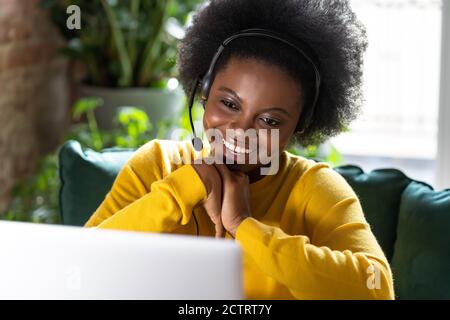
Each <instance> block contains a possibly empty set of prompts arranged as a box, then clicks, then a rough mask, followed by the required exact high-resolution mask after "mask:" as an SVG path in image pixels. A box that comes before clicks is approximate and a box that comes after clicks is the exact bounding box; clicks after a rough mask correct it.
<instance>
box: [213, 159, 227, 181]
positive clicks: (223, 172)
mask: <svg viewBox="0 0 450 320" xmlns="http://www.w3.org/2000/svg"><path fill="white" fill-rule="evenodd" d="M214 166H215V167H216V168H217V171H219V173H220V175H221V176H222V179H223V180H230V178H231V171H230V169H228V168H227V166H226V165H225V164H223V163H214Z"/></svg>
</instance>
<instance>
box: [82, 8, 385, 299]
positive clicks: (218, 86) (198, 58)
mask: <svg viewBox="0 0 450 320" xmlns="http://www.w3.org/2000/svg"><path fill="white" fill-rule="evenodd" d="M249 28H263V29H265V30H272V31H273V32H277V34H279V35H284V36H286V37H289V39H295V40H296V41H297V42H296V47H297V48H299V47H301V48H300V50H301V51H303V54H299V50H298V49H295V48H294V47H292V46H290V45H288V44H286V43H283V42H282V41H280V40H277V39H273V38H270V37H257V36H255V37H250V36H249V37H242V38H238V39H235V40H233V41H232V42H230V43H229V44H228V45H227V46H226V47H225V49H224V50H223V52H222V54H221V55H220V58H219V59H218V61H217V63H216V64H215V66H214V74H213V77H212V79H211V84H210V87H209V88H208V91H207V94H206V96H205V94H204V92H203V91H202V94H201V99H203V100H202V103H203V106H204V108H205V113H204V116H203V126H204V129H205V130H210V129H214V130H216V131H217V132H218V133H219V135H220V136H221V137H222V138H223V139H219V140H217V139H215V140H214V144H212V143H211V142H213V141H212V140H210V139H211V136H209V135H208V139H206V140H205V141H204V143H205V147H204V148H203V150H202V152H201V153H200V154H199V153H198V152H196V151H195V150H194V148H193V145H192V143H191V142H175V141H168V140H153V141H150V142H149V143H147V144H146V145H144V146H143V147H141V148H140V149H139V150H138V151H137V152H136V153H135V155H134V156H133V157H132V159H130V160H129V162H128V163H127V164H126V165H125V166H124V168H123V169H122V170H121V172H120V173H119V175H118V177H117V179H116V181H115V183H114V185H113V187H112V189H111V191H110V192H109V193H108V195H107V196H106V198H105V200H104V201H103V203H102V204H101V205H100V207H99V208H98V209H97V210H96V212H95V213H94V214H93V215H92V217H91V218H90V219H89V221H88V222H87V223H86V226H88V227H94V226H95V227H98V228H113V229H123V230H139V231H147V232H167V233H179V234H190V235H195V234H197V235H201V236H216V237H223V236H225V237H226V238H235V239H236V241H238V242H239V244H240V245H241V247H242V249H243V254H244V269H243V270H244V271H243V272H244V288H245V295H246V298H248V299H348V298H350V299H393V298H394V292H393V279H392V274H391V270H390V267H389V264H388V262H387V260H386V257H385V255H384V254H383V252H382V250H381V248H380V246H379V245H378V243H377V240H376V239H375V237H374V235H373V234H372V232H371V229H370V226H369V225H368V223H367V222H366V219H365V217H364V213H363V211H362V208H361V205H360V202H359V200H358V198H357V196H356V194H355V193H354V191H353V190H352V189H351V187H350V186H349V185H348V184H347V182H346V181H345V180H344V178H342V177H341V176H340V175H339V174H338V173H336V172H335V171H334V170H333V169H331V168H330V167H329V165H327V164H325V163H316V162H315V161H313V160H309V159H305V158H303V157H299V156H294V155H292V154H290V153H289V152H287V151H286V150H285V149H286V148H287V146H288V145H289V143H290V142H292V140H293V139H297V141H298V142H300V143H301V144H303V145H308V144H311V143H318V142H321V141H324V140H325V139H326V138H328V137H331V136H333V135H336V134H338V133H339V132H341V131H342V130H343V128H345V127H346V126H347V125H348V124H349V123H350V121H351V120H353V119H354V118H355V117H356V114H357V111H358V108H359V106H360V104H361V100H362V97H361V81H362V80H361V79H362V57H363V53H364V51H365V49H366V46H367V43H366V37H365V31H364V28H363V26H362V25H361V24H360V23H359V21H358V20H357V18H356V17H355V15H354V13H353V12H352V11H351V9H350V7H349V4H348V2H347V1H338V0H326V1H325V0H324V1H318V0H282V1H280V0H213V1H211V2H210V3H208V4H207V5H206V6H203V7H202V8H200V9H199V10H198V11H197V12H196V14H195V16H194V19H193V24H192V25H191V26H190V27H189V28H188V30H187V33H186V36H185V38H184V39H183V41H182V42H181V43H180V46H179V56H178V65H179V71H180V80H181V83H182V84H183V87H184V89H185V91H186V92H187V93H188V94H192V95H194V94H195V92H196V91H195V90H193V89H192V88H194V89H198V88H197V87H200V86H201V85H202V83H200V84H199V83H198V82H197V79H199V78H198V77H200V78H201V77H203V76H204V75H205V74H206V73H207V70H208V68H209V66H210V64H211V60H212V58H213V56H214V54H215V53H216V50H217V49H218V47H219V46H220V44H221V43H222V42H223V41H224V40H225V39H227V38H229V37H230V36H231V35H233V34H236V33H237V32H240V31H242V30H246V29H249ZM315 68H316V69H315ZM317 69H318V72H319V73H320V86H318V85H317V84H318V83H317V80H318V75H317V73H316V71H317ZM203 79H204V78H203ZM203 83H205V81H203ZM193 85H194V87H192V86H193ZM307 115H308V120H310V121H308V122H305V121H304V120H305V119H306V117H307ZM300 124H301V125H300ZM249 129H252V130H256V132H262V130H269V132H275V130H276V132H277V134H278V137H277V142H278V147H279V152H274V153H270V156H271V158H270V159H271V162H270V163H272V162H273V161H274V160H276V161H277V162H278V170H277V171H276V173H275V174H269V175H263V174H262V173H261V172H262V171H261V170H260V169H261V168H262V167H264V166H267V164H264V163H262V162H261V161H257V162H256V163H255V162H253V163H250V161H248V160H249V153H252V152H253V151H252V150H249V149H248V148H249V146H248V144H245V142H244V146H241V148H236V139H235V137H233V136H232V137H231V138H230V137H229V136H227V134H226V133H227V130H231V132H233V131H232V130H235V132H238V131H239V130H242V131H246V130H249ZM239 132H240V131H239ZM257 135H258V134H257ZM217 141H221V144H218V143H217ZM264 141H266V142H264ZM267 141H268V140H267V139H266V140H261V139H259V140H258V142H257V143H258V145H257V147H258V148H268V142H267ZM271 141H272V140H271ZM217 146H219V147H217ZM271 150H272V149H271ZM218 154H219V155H224V158H223V159H224V160H226V161H228V162H230V163H229V164H223V163H217V161H216V162H215V163H209V162H207V161H205V158H206V157H209V158H211V156H216V155H218ZM238 154H241V155H242V154H243V155H244V158H245V161H244V163H242V162H239V163H238V161H236V160H237V155H238ZM180 159H188V160H190V161H184V162H182V161H181V162H180V161H179V160H180ZM195 159H196V160H198V159H200V160H201V161H200V162H198V161H196V162H195V163H194V162H193V160H195ZM186 162H187V163H186Z"/></svg>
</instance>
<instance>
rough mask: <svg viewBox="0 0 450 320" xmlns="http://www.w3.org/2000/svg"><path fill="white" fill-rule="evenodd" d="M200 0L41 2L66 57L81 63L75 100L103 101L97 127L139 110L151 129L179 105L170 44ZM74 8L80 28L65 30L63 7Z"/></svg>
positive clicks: (180, 98) (173, 45)
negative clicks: (126, 110)
mask: <svg viewBox="0 0 450 320" xmlns="http://www.w3.org/2000/svg"><path fill="white" fill-rule="evenodd" d="M200 2H201V0H43V1H42V2H41V5H42V6H43V7H44V8H47V9H49V10H50V13H51V17H52V20H53V21H54V22H55V24H56V25H57V26H58V27H59V29H60V31H61V33H62V34H63V35H64V37H65V38H66V40H67V46H66V47H65V48H64V49H63V50H62V53H63V54H65V55H66V56H68V57H70V58H73V59H76V60H78V61H81V62H82V64H83V65H84V66H85V70H86V72H85V74H86V76H85V78H84V81H83V83H82V85H81V87H80V90H79V93H80V96H91V97H92V96H95V97H100V98H101V99H102V100H103V106H102V107H101V108H98V109H97V110H96V116H97V118H98V123H99V126H100V127H101V128H104V129H108V128H111V126H112V119H113V117H114V113H115V112H116V109H117V108H118V107H121V106H135V107H140V108H142V109H143V110H145V112H146V113H147V114H148V116H149V118H150V120H151V122H152V125H153V127H154V128H157V124H158V122H159V121H160V120H164V119H168V118H170V117H173V115H174V114H176V113H177V112H178V111H179V110H180V109H181V107H182V105H183V92H182V90H181V88H180V87H179V86H178V82H177V80H176V68H175V62H176V44H177V41H178V40H179V39H180V38H182V37H183V36H184V27H185V25H186V24H187V22H188V18H189V13H191V12H192V11H193V10H194V9H195V7H196V6H197V5H198V4H199V3H200ZM71 5H76V6H78V7H79V8H80V21H81V27H80V29H74V30H69V29H68V28H67V25H66V22H67V19H68V17H69V14H68V13H67V8H68V7H69V6H71Z"/></svg>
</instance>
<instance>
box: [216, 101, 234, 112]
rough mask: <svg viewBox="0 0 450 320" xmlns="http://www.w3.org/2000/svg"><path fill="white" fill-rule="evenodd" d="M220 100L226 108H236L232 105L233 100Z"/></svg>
mask: <svg viewBox="0 0 450 320" xmlns="http://www.w3.org/2000/svg"><path fill="white" fill-rule="evenodd" d="M220 102H222V104H223V105H224V106H225V107H227V108H228V109H231V110H238V108H236V106H235V105H234V103H233V102H231V101H228V100H220Z"/></svg>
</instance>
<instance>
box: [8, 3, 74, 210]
mask: <svg viewBox="0 0 450 320" xmlns="http://www.w3.org/2000/svg"><path fill="white" fill-rule="evenodd" d="M37 3H38V1H37V0H0V212H2V211H3V210H4V209H5V208H6V206H7V204H8V202H9V198H10V192H11V188H12V187H13V185H14V183H15V182H16V181H17V180H18V179H20V178H21V177H24V176H25V175H27V174H30V173H32V172H33V170H34V168H35V165H36V162H37V160H38V158H39V157H40V156H41V155H42V154H44V153H46V152H49V151H52V150H55V148H56V147H57V145H58V143H59V140H60V138H61V136H62V134H63V133H64V131H65V130H66V128H67V126H68V123H69V122H68V105H69V97H68V72H67V61H66V60H65V59H63V58H61V57H60V56H59V55H58V54H57V52H56V50H57V48H58V47H59V46H61V45H62V44H63V40H62V39H61V37H60V36H59V34H58V32H57V30H56V29H55V28H54V27H53V25H52V24H51V22H50V20H49V18H48V16H47V14H46V12H45V11H43V10H42V9H40V8H38V7H37Z"/></svg>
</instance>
